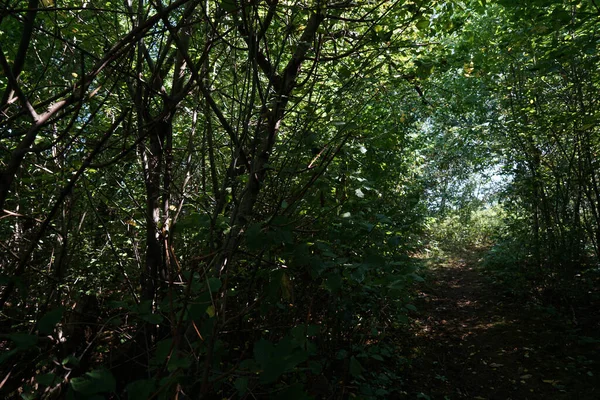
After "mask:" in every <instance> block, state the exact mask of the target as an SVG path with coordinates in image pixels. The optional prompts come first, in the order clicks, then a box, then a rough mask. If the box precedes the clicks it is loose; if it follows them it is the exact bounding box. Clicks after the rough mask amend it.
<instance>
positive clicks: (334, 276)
mask: <svg viewBox="0 0 600 400" xmlns="http://www.w3.org/2000/svg"><path fill="white" fill-rule="evenodd" d="M325 286H326V287H327V289H329V290H330V291H332V292H337V291H339V290H340V289H341V288H342V277H341V275H340V274H338V273H337V272H333V273H331V274H329V275H328V276H327V279H326V280H325Z"/></svg>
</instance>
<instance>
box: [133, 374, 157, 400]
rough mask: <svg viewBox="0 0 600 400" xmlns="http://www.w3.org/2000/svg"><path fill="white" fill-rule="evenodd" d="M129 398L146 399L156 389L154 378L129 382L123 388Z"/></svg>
mask: <svg viewBox="0 0 600 400" xmlns="http://www.w3.org/2000/svg"><path fill="white" fill-rule="evenodd" d="M125 391H126V392H127V398H128V399H129V400H147V399H149V398H150V397H151V396H152V394H153V393H154V392H155V391H156V381H155V380H154V379H141V380H139V381H135V382H131V383H130V384H129V385H127V387H126V388H125Z"/></svg>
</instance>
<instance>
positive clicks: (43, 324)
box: [38, 307, 65, 335]
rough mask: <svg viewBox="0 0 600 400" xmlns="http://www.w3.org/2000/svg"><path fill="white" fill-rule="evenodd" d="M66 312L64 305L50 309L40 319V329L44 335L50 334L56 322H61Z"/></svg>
mask: <svg viewBox="0 0 600 400" xmlns="http://www.w3.org/2000/svg"><path fill="white" fill-rule="evenodd" d="M64 312H65V308H64V307H58V308H56V309H54V310H52V311H48V312H47V313H46V314H45V315H44V316H43V317H42V318H40V320H39V321H38V330H39V331H40V333H41V334H42V335H49V334H51V333H52V332H53V331H54V327H55V326H56V324H58V323H59V322H60V319H61V318H62V316H63V313H64Z"/></svg>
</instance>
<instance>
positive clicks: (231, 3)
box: [221, 0, 237, 12]
mask: <svg viewBox="0 0 600 400" xmlns="http://www.w3.org/2000/svg"><path fill="white" fill-rule="evenodd" d="M221 8H222V9H223V10H225V11H227V12H233V11H235V10H237V4H235V0H221Z"/></svg>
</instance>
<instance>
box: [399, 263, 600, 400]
mask: <svg viewBox="0 0 600 400" xmlns="http://www.w3.org/2000/svg"><path fill="white" fill-rule="evenodd" d="M464 257H465V258H464V259H460V258H450V259H448V260H447V261H446V262H444V263H440V264H439V265H438V266H437V267H436V268H433V269H432V270H431V271H430V273H429V275H428V277H427V281H426V283H424V284H423V285H422V287H421V289H420V292H419V298H418V301H417V303H416V306H417V308H418V310H419V312H418V313H417V314H416V321H415V324H414V326H413V337H412V338H411V341H413V343H412V350H411V358H412V361H411V368H410V372H409V377H408V378H407V382H406V384H407V386H408V387H409V388H410V389H411V393H410V398H423V399H432V400H437V399H476V400H481V399H489V400H496V399H498V400H509V399H512V400H516V399H560V400H563V399H564V400H567V399H568V400H575V399H584V400H587V399H590V400H592V399H600V356H599V353H600V346H599V343H600V342H599V341H593V340H589V338H587V339H586V338H585V337H583V336H582V335H581V332H579V330H578V326H577V325H576V323H574V322H573V321H571V320H569V319H568V318H565V317H561V316H559V315H556V314H555V315H551V314H549V313H548V312H547V311H543V308H541V307H539V306H535V305H534V304H533V303H531V302H527V301H524V300H523V299H517V298H515V297H514V296H512V295H511V294H510V293H509V292H508V291H506V290H504V289H502V288H501V287H500V286H499V284H497V283H494V282H493V280H492V279H491V278H490V277H489V274H486V273H485V272H484V271H482V269H481V268H480V267H479V265H478V264H479V263H478V261H477V255H476V254H470V255H466V256H464ZM599 336H600V332H598V330H596V336H595V337H596V339H598V337H599Z"/></svg>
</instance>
